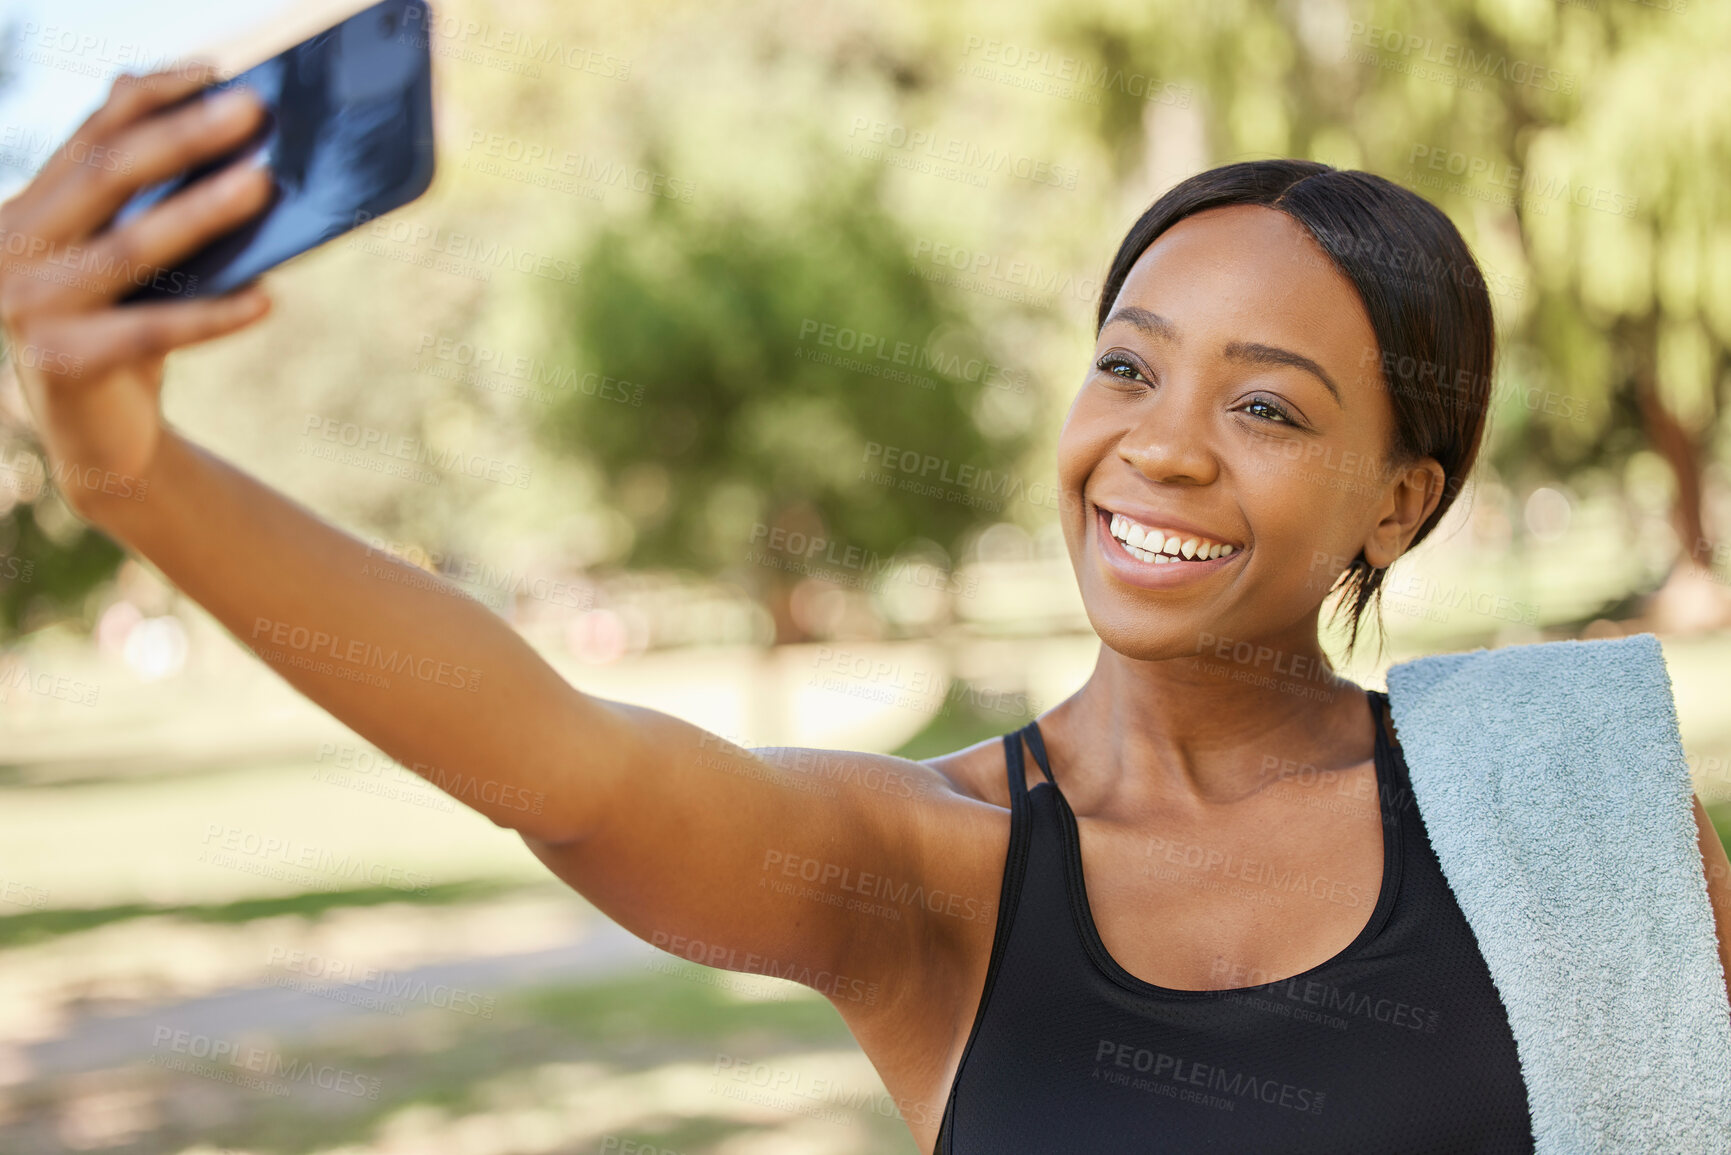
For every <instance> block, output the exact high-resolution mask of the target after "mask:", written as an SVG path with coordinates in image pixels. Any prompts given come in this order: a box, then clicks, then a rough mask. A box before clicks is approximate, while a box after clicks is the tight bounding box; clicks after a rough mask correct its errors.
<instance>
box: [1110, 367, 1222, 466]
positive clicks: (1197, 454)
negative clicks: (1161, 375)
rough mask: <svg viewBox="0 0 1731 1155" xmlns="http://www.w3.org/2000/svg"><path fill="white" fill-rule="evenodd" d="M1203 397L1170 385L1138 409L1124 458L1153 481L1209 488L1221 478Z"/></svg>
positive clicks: (1121, 451)
mask: <svg viewBox="0 0 1731 1155" xmlns="http://www.w3.org/2000/svg"><path fill="white" fill-rule="evenodd" d="M1207 405H1208V402H1207V400H1206V398H1204V397H1203V396H1202V391H1201V390H1199V389H1195V388H1186V387H1185V386H1183V385H1182V384H1180V383H1178V382H1175V381H1172V380H1168V381H1166V382H1165V383H1164V384H1163V385H1162V386H1161V387H1160V388H1159V389H1156V390H1154V391H1152V392H1151V393H1149V394H1148V395H1147V396H1145V397H1144V398H1143V399H1142V400H1141V402H1140V403H1139V404H1138V405H1137V406H1136V416H1135V419H1134V421H1133V422H1132V424H1131V425H1130V427H1129V428H1128V429H1126V430H1125V431H1124V435H1123V436H1122V437H1121V438H1119V439H1118V456H1119V458H1120V459H1122V460H1123V461H1124V462H1126V463H1127V464H1128V465H1129V466H1130V467H1131V468H1132V469H1134V470H1136V472H1138V473H1140V474H1141V475H1142V476H1143V477H1146V478H1147V479H1148V480H1149V481H1158V482H1173V483H1177V484H1190V485H1206V484H1207V483H1209V482H1210V481H1213V480H1214V479H1215V477H1217V476H1218V475H1219V473H1220V462H1219V459H1218V458H1217V457H1216V456H1215V453H1214V444H1213V426H1212V421H1211V420H1210V417H1211V415H1210V413H1209V412H1208V410H1207Z"/></svg>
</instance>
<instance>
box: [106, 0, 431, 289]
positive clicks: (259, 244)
mask: <svg viewBox="0 0 1731 1155" xmlns="http://www.w3.org/2000/svg"><path fill="white" fill-rule="evenodd" d="M428 27H430V14H429V12H428V9H427V6H426V3H425V2H424V0H382V2H381V3H378V4H374V5H373V6H372V7H370V8H367V9H365V10H364V11H362V12H359V13H357V14H355V15H353V16H351V17H349V18H348V19H346V20H344V21H342V22H340V23H338V24H336V25H334V26H332V27H330V28H327V29H325V30H324V31H322V32H320V33H318V34H316V35H314V36H312V37H310V38H309V39H307V40H304V41H302V42H301V43H299V44H297V45H295V46H294V47H293V48H290V49H289V50H288V51H286V52H283V53H281V54H280V55H277V56H274V57H272V58H271V59H269V60H267V61H265V62H264V63H262V64H259V65H257V66H255V67H253V68H249V69H247V70H246V71H245V72H242V73H240V74H239V75H237V76H235V77H233V78H232V79H230V80H226V81H223V82H221V83H218V84H214V85H212V86H210V87H209V88H207V89H204V90H203V91H201V92H199V93H198V94H196V95H195V96H193V97H192V98H191V99H192V100H194V101H203V100H211V99H215V98H216V97H218V96H220V95H221V94H222V93H223V92H224V91H226V90H228V89H231V88H235V87H244V88H247V89H249V90H251V91H252V92H253V93H255V94H256V95H257V96H258V97H259V98H260V99H261V100H262V101H263V102H264V105H265V108H266V116H265V119H264V121H263V122H262V123H261V124H260V125H259V128H258V131H257V132H256V133H255V134H254V136H253V137H252V138H250V139H248V140H247V141H246V142H245V143H244V144H243V145H242V146H241V147H240V148H238V149H234V150H232V151H230V152H227V153H225V154H223V155H222V156H219V157H215V158H213V159H211V160H210V161H208V162H206V163H204V164H201V165H199V166H198V167H196V168H193V169H190V170H188V171H186V172H183V173H181V174H179V175H177V176H175V177H174V178H172V179H170V180H166V181H163V182H161V183H159V184H156V185H153V186H151V187H149V188H146V189H143V190H141V191H139V192H138V193H137V194H136V195H135V196H134V197H133V198H132V199H131V200H130V201H128V202H127V204H126V205H125V206H124V207H123V208H122V209H121V210H120V212H119V213H118V214H117V215H116V217H115V220H116V223H117V224H124V223H125V222H127V221H129V220H132V219H134V218H136V217H138V216H139V215H140V214H142V213H144V212H145V211H146V210H147V209H149V208H150V207H151V206H153V205H156V204H159V203H161V202H162V201H163V200H165V199H166V198H168V197H170V196H173V195H174V194H175V193H177V192H179V191H180V190H182V189H184V188H186V187H187V186H189V185H191V184H192V183H194V182H196V181H198V180H199V179H200V178H202V177H204V176H206V175H208V174H209V173H211V172H212V171H214V170H216V169H219V168H222V167H223V166H225V165H232V164H234V163H235V162H237V161H241V160H251V161H253V162H255V163H258V164H260V165H262V166H264V167H265V168H266V169H267V170H268V172H269V173H270V175H271V178H272V181H273V183H274V192H273V196H272V200H271V203H270V205H269V207H268V208H267V209H266V210H265V211H264V212H263V213H262V214H260V215H259V216H258V217H256V218H255V219H253V220H251V221H249V222H247V223H246V224H245V225H244V226H242V227H241V228H238V229H236V230H234V231H232V232H230V233H228V234H227V235H225V236H223V237H220V238H218V239H217V240H216V241H214V242H212V243H211V244H209V245H207V246H206V247H205V248H203V249H202V250H200V251H199V252H197V253H195V254H193V255H192V256H190V257H189V258H187V259H186V260H184V261H182V262H180V263H179V264H178V265H176V266H175V267H174V268H172V269H166V270H163V271H162V273H161V274H159V275H157V276H155V277H152V278H151V279H150V280H149V281H148V282H147V283H145V284H142V285H139V286H138V287H137V289H136V290H135V291H134V292H133V293H132V294H131V295H130V298H129V299H131V300H161V299H170V298H174V297H198V296H210V295H216V294H221V293H226V292H228V291H230V290H231V289H234V288H236V287H238V286H240V285H243V284H245V283H247V282H248V281H250V280H252V279H253V278H255V277H257V276H258V275H259V274H260V273H262V272H264V271H265V270H266V269H269V268H272V267H273V266H275V265H278V264H280V263H282V262H283V261H286V260H288V259H289V258H290V257H293V256H296V255H298V254H300V253H303V252H305V251H307V250H308V249H311V248H313V247H315V246H317V245H319V244H322V243H324V242H325V241H327V240H330V239H331V238H332V237H335V236H339V235H340V234H342V233H344V232H347V231H348V230H350V229H352V228H354V227H355V226H356V225H358V224H360V223H362V222H364V221H366V220H369V219H371V218H372V217H376V216H378V215H380V214H381V213H385V212H389V211H390V210H391V209H394V208H398V207H400V206H402V205H404V204H407V203H408V202H409V201H411V200H413V199H415V198H416V197H418V196H420V195H421V193H422V192H424V191H426V188H427V186H428V185H429V184H430V183H431V181H432V177H433V113H432V79H431V75H432V73H431V57H430V51H429V46H428V38H427V35H426V31H425V30H426V29H427V28H428Z"/></svg>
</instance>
